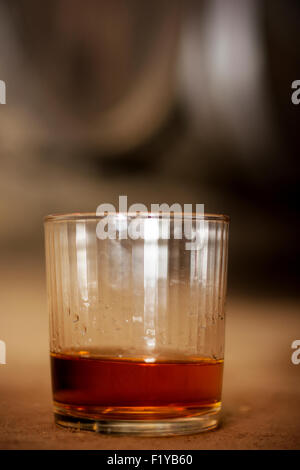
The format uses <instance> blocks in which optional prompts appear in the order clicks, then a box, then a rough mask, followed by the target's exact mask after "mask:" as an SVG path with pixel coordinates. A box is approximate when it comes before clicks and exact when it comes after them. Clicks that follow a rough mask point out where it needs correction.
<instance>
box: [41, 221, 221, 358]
mask: <svg viewBox="0 0 300 470" xmlns="http://www.w3.org/2000/svg"><path fill="white" fill-rule="evenodd" d="M133 219H134V217H130V216H128V215H124V214H123V215H122V214H116V215H115V216H113V219H112V220H113V221H114V224H115V228H116V238H115V239H111V238H107V239H101V238H98V236H97V233H98V232H97V227H98V224H99V222H100V221H101V217H96V216H95V215H92V214H86V215H85V214H82V215H79V214H78V215H67V216H56V217H55V216H52V217H48V218H47V219H46V221H45V245H46V265H47V284H48V300H49V314H50V349H51V352H52V353H65V352H67V353H70V352H76V351H81V352H82V351H87V353H92V354H93V355H94V354H95V355H99V356H109V357H120V358H122V357H124V358H144V359H146V360H147V358H148V359H149V360H155V359H156V358H157V359H164V360H168V359H176V358H177V359H180V360H181V359H183V360H184V359H185V358H191V357H192V358H197V357H199V358H200V357H201V358H206V357H207V358H213V359H223V356H224V324H225V314H224V302H225V293H226V276H227V246H228V225H229V223H228V218H227V217H226V216H209V215H207V216H204V217H202V218H201V219H197V217H196V216H191V220H190V227H189V229H187V235H185V234H184V227H183V222H178V223H177V221H176V220H175V218H174V217H170V219H168V218H167V217H164V216H160V217H158V216H153V217H144V218H142V219H141V226H142V229H143V238H139V239H132V238H129V237H127V238H125V237H124V233H126V230H127V228H128V223H130V222H131V221H132V220H133ZM176 224H177V225H176ZM180 228H181V232H183V233H182V237H181V238H178V233H177V232H176V230H177V231H178V229H179V232H180ZM191 233H193V234H194V235H195V234H196V235H197V236H198V238H197V240H198V241H196V242H195V243H194V245H193V247H192V249H191V248H189V247H188V243H190V240H189V237H190V235H191Z"/></svg>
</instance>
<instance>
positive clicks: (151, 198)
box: [0, 0, 300, 449]
mask: <svg viewBox="0 0 300 470" xmlns="http://www.w3.org/2000/svg"><path fill="white" fill-rule="evenodd" d="M299 26H300V3H299V0H288V1H286V0H272V1H271V0H226V1H225V0H172V1H169V0H151V1H147V0H85V1H83V0H47V1H46V0H45V1H43V2H41V1H39V0H17V1H14V2H12V1H11V0H0V80H4V81H5V83H6V104H5V105H2V104H0V214H1V223H0V256H1V264H0V286H1V297H0V340H3V341H5V342H6V345H7V364H6V365H4V366H2V365H1V366H0V384H1V386H0V422H1V426H0V448H5V449H7V448H66V447H68V448H74V446H77V448H89V449H91V448H99V446H100V447H101V446H102V447H103V446H104V447H105V446H107V448H108V449H111V448H113V447H114V446H116V445H117V448H119V449H122V448H131V449H132V448H137V447H136V446H140V448H141V446H142V448H143V446H144V448H147V449H150V448H152V446H153V448H154V449H161V448H164V445H167V448H169V449H170V448H199V442H201V446H202V448H220V446H221V447H222V448H300V440H299V436H300V428H299V423H300V419H299V417H300V396H299V387H300V382H299V380H300V375H299V371H300V366H295V365H293V364H292V363H291V354H292V350H291V343H292V341H294V340H295V339H297V338H299V335H300V315H299V311H300V307H299V305H300V304H299V300H300V297H299V281H300V279H299V277H300V276H299V267H298V266H299V264H298V262H299V254H300V253H299V252H300V248H299V235H300V231H299V228H300V227H299V215H300V214H299V207H298V197H297V196H298V189H299V183H300V166H299V152H300V137H299V124H300V105H299V106H296V105H294V104H292V101H291V96H292V92H293V90H292V88H291V85H292V82H293V81H294V80H297V79H298V80H300V68H299V50H300V34H299V31H300V29H299ZM119 195H127V196H128V205H131V204H133V203H135V202H139V203H144V204H146V205H148V207H149V208H150V204H151V203H163V202H165V203H169V204H172V203H174V202H177V203H180V204H182V205H183V204H184V203H186V204H187V203H192V204H196V203H199V204H201V203H202V204H205V209H206V212H214V213H225V214H228V215H229V216H230V217H231V226H230V246H229V279H228V293H229V296H228V307H227V328H226V352H225V357H226V361H225V363H226V364H225V377H224V425H223V427H222V428H221V429H220V431H217V432H216V433H206V434H205V436H201V438H202V439H201V440H200V441H198V440H197V439H198V437H197V436H193V437H191V438H186V440H184V438H182V440H180V438H178V439H177V440H176V439H175V438H174V439H173V440H168V442H167V443H166V441H163V440H159V439H157V440H155V441H151V442H150V441H141V440H140V441H139V443H138V444H137V443H136V442H137V441H136V440H130V439H133V438H127V440H122V441H121V440H118V441H115V440H113V439H112V440H109V439H107V440H99V436H92V437H91V436H88V437H86V438H84V437H82V436H81V435H79V436H75V435H73V434H72V435H70V434H68V433H67V431H55V430H54V425H53V419H52V410H51V389H50V373H49V359H48V357H49V356H48V355H49V352H48V338H47V336H48V317H47V308H46V292H45V271H44V237H43V224H42V220H43V217H44V216H45V215H46V214H49V213H57V212H60V213H63V212H78V211H95V210H96V208H97V206H98V205H99V204H102V203H113V204H115V205H116V206H117V205H118V197H119ZM79 434H80V433H79ZM61 437H63V439H62V438H61ZM116 442H117V443H116ZM164 443H165V444H164ZM168 446H169V447H168Z"/></svg>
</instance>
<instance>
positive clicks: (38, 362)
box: [0, 260, 300, 449]
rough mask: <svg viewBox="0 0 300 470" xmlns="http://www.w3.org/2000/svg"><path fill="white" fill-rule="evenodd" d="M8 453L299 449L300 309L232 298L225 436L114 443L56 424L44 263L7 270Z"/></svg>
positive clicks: (3, 280)
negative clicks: (297, 351) (299, 346)
mask: <svg viewBox="0 0 300 470" xmlns="http://www.w3.org/2000/svg"><path fill="white" fill-rule="evenodd" d="M0 285H1V310H0V339H1V340H4V341H5V342H6V346H7V364H6V365H0V448H1V449H300V365H299V366H296V365H293V364H292V363H291V354H292V349H291V343H292V341H293V340H295V339H300V302H297V301H296V300H292V299H290V300H287V299H281V300H280V297H278V298H273V299H270V298H269V299H255V298H251V299H250V298H238V297H231V298H229V299H228V303H227V324H226V356H225V375H224V393H223V418H222V425H221V426H220V428H219V429H218V430H216V431H213V432H207V433H203V434H199V435H193V436H184V437H168V438H133V437H111V436H102V435H95V434H90V433H83V432H75V433H74V432H69V431H65V430H61V429H57V428H56V427H55V425H54V423H53V416H52V406H51V388H50V373H49V354H48V318H47V311H46V294H45V282H44V272H43V266H42V265H41V263H40V262H39V261H28V260H27V261H26V260H25V261H24V260H23V261H19V262H10V263H9V264H7V265H5V264H2V267H1V270H0Z"/></svg>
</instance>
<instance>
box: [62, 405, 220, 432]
mask: <svg viewBox="0 0 300 470" xmlns="http://www.w3.org/2000/svg"><path fill="white" fill-rule="evenodd" d="M220 411H221V406H220V405H219V406H214V408H213V409H205V410H204V409H201V410H200V411H198V412H195V413H193V415H189V416H186V417H180V418H168V419H149V418H148V419H144V420H141V419H139V420H137V419H132V420H129V419H105V418H104V419H103V418H102V417H101V418H96V417H84V416H79V414H77V415H75V416H74V415H72V414H70V413H66V412H65V410H63V409H62V408H59V407H57V406H55V407H54V417H55V423H56V425H58V426H60V427H63V428H68V429H71V430H77V431H93V432H97V433H102V434H115V435H132V436H176V435H183V434H196V433H200V432H204V431H209V430H212V429H215V428H216V427H217V426H218V424H219V420H220Z"/></svg>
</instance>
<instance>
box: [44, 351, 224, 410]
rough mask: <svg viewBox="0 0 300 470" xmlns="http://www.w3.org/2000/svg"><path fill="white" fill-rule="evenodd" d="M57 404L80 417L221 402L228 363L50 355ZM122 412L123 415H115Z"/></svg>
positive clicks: (204, 405)
mask: <svg viewBox="0 0 300 470" xmlns="http://www.w3.org/2000/svg"><path fill="white" fill-rule="evenodd" d="M51 370H52V386H53V395H54V401H55V402H56V404H58V405H59V406H60V407H61V408H64V409H69V410H77V411H79V412H81V413H86V414H89V413H94V414H95V413H96V414H97V412H98V413H100V414H101V413H111V414H112V415H113V414H114V412H116V413H119V412H120V410H122V409H123V411H124V412H126V413H137V415H138V414H139V413H142V414H143V413H144V414H145V413H148V414H149V413H150V414H151V413H152V414H157V413H158V414H160V413H162V412H163V413H165V414H166V413H167V410H168V409H169V410H170V412H171V409H174V410H176V409H177V410H179V409H181V410H182V413H183V414H184V413H187V412H186V411H184V410H187V409H189V408H193V409H196V408H201V407H206V408H209V407H214V406H217V405H218V404H220V400H221V387H222V375H223V361H222V360H219V361H218V360H213V359H197V360H195V359H193V360H191V361H174V362H173V361H158V362H145V360H140V359H139V360H133V359H130V360H129V359H115V358H103V357H88V356H85V355H82V354H79V353H73V354H52V355H51ZM116 410H118V412H117V411H116Z"/></svg>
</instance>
